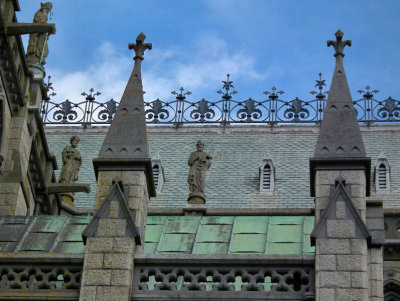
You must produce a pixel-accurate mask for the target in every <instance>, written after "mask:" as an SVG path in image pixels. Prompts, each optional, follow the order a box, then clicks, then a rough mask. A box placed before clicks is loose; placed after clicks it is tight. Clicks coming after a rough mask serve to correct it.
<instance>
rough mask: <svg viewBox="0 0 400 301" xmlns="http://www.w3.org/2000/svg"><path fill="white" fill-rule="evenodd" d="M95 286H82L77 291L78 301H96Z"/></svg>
mask: <svg viewBox="0 0 400 301" xmlns="http://www.w3.org/2000/svg"><path fill="white" fill-rule="evenodd" d="M96 290H97V287H96V286H87V285H82V286H81V289H80V291H79V301H96Z"/></svg>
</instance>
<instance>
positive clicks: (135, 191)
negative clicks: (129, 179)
mask: <svg viewBox="0 0 400 301" xmlns="http://www.w3.org/2000/svg"><path fill="white" fill-rule="evenodd" d="M143 190H144V189H143V185H134V186H129V198H131V197H133V198H143Z"/></svg>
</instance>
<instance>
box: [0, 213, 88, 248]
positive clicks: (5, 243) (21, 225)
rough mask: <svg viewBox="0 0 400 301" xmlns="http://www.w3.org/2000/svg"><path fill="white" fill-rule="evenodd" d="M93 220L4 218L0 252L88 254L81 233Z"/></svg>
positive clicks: (47, 217)
mask: <svg viewBox="0 0 400 301" xmlns="http://www.w3.org/2000/svg"><path fill="white" fill-rule="evenodd" d="M91 219H92V217H91V216H83V217H73V216H42V215H41V216H35V217H33V216H31V217H23V218H21V217H18V216H5V217H0V250H1V251H2V252H50V253H84V252H85V246H84V245H83V242H82V235H81V233H82V231H83V229H84V228H85V227H86V225H87V224H88V223H89V222H90V220H91Z"/></svg>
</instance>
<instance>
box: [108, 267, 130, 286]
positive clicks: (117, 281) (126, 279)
mask: <svg viewBox="0 0 400 301" xmlns="http://www.w3.org/2000/svg"><path fill="white" fill-rule="evenodd" d="M131 282H132V271H131V270H113V271H112V274H111V285H116V286H130V285H131Z"/></svg>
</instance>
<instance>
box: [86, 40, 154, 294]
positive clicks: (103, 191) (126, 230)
mask: <svg viewBox="0 0 400 301" xmlns="http://www.w3.org/2000/svg"><path fill="white" fill-rule="evenodd" d="M144 39H145V35H144V34H143V33H141V34H140V35H139V36H138V37H137V39H136V43H135V44H129V48H130V49H134V51H135V57H134V60H135V66H134V69H133V71H132V74H131V76H130V78H129V81H128V83H127V85H126V88H125V91H124V94H123V96H122V98H121V102H120V105H119V107H118V111H117V113H116V114H115V118H114V120H113V122H112V123H111V126H110V128H109V129H108V133H107V135H106V137H105V140H104V142H103V145H102V148H101V150H100V153H99V156H98V158H97V159H94V160H93V165H94V169H95V173H96V177H97V192H96V199H95V206H94V212H95V215H94V217H93V220H92V222H91V223H90V224H89V225H88V227H87V228H86V229H85V231H84V232H83V233H82V235H83V237H84V239H86V253H85V262H84V268H83V274H82V286H81V292H80V301H84V300H96V301H100V300H130V292H131V286H132V275H133V264H134V253H135V252H140V250H141V249H142V242H144V230H145V225H146V216H147V203H148V200H149V196H155V186H154V180H153V173H152V168H151V160H150V158H149V153H148V143H147V131H146V120H145V115H144V102H143V88H142V79H141V70H140V69H141V61H142V60H143V54H144V51H145V50H146V49H151V44H148V43H144Z"/></svg>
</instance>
